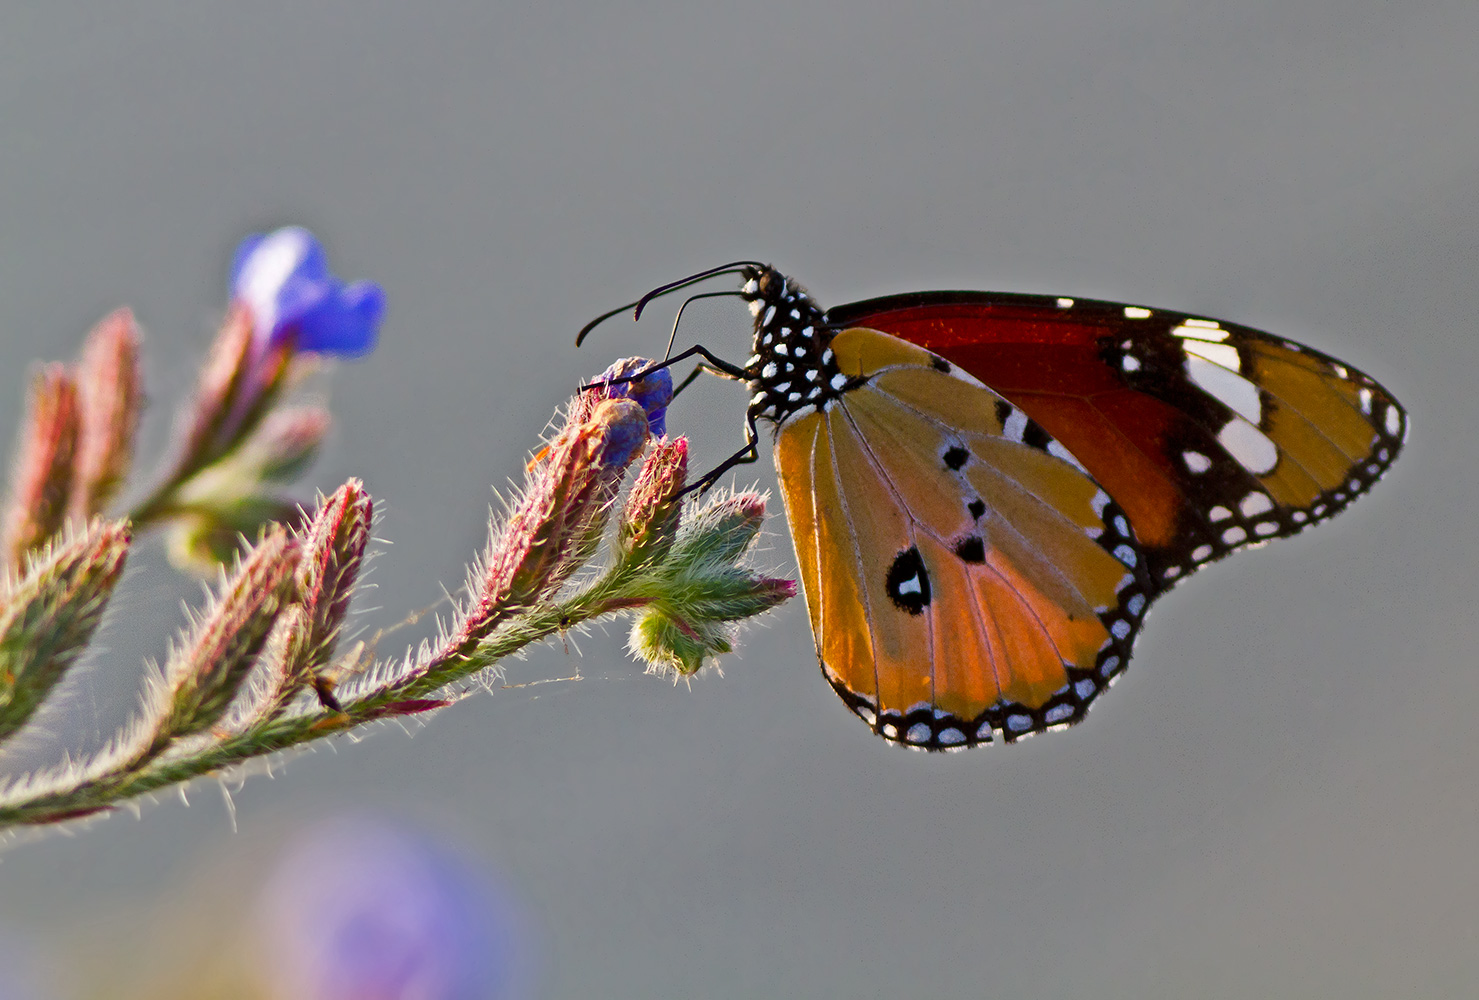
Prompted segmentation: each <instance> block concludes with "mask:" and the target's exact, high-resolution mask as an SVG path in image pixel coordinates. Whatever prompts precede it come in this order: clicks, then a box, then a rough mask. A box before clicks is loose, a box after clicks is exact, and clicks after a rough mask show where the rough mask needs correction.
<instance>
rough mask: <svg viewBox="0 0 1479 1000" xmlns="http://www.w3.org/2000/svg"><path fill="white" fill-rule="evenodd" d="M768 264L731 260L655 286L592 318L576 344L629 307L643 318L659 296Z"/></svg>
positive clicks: (581, 329) (634, 314) (577, 345)
mask: <svg viewBox="0 0 1479 1000" xmlns="http://www.w3.org/2000/svg"><path fill="white" fill-rule="evenodd" d="M766 266H767V265H765V264H762V263H761V262H760V261H758V260H735V261H730V262H729V263H728V264H723V265H720V266H719V267H711V268H709V269H708V270H707V271H700V272H699V273H698V274H690V275H689V276H688V277H686V278H684V279H682V280H681V281H672V282H669V283H668V284H666V285H660V286H658V287H657V288H654V289H653V290H652V291H650V292H648V293H647V294H646V295H644V296H642V297H641V298H640V299H638V300H637V301H636V302H628V303H627V304H626V305H624V306H618V307H617V308H615V309H612V310H611V311H610V312H603V313H602V314H601V315H599V316H597V317H596V318H595V319H593V320H591V321H590V322H589V323H587V324H586V325H585V326H583V327H581V328H580V332H579V333H577V334H576V335H575V346H576V347H579V346H580V345H581V342H582V341H584V340H585V338H586V335H587V334H589V333H590V332H591V331H592V330H594V329H595V328H596V327H598V326H600V325H601V324H602V323H604V322H606V321H607V320H608V319H610V318H611V317H612V316H615V315H617V314H618V313H624V312H626V311H627V310H628V309H631V310H634V311H633V313H632V319H634V320H636V319H641V318H642V310H643V309H645V308H647V303H649V302H651V301H652V300H653V299H655V298H657V297H658V296H661V295H666V294H668V293H669V292H676V291H677V290H678V289H680V288H687V287H688V286H689V285H692V284H696V283H697V282H700V281H704V280H706V279H708V278H713V277H716V276H718V275H721V274H730V273H732V272H734V271H740V270H743V269H744V268H747V267H760V268H763V267H766Z"/></svg>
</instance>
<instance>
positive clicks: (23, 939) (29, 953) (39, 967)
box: [0, 927, 57, 1000]
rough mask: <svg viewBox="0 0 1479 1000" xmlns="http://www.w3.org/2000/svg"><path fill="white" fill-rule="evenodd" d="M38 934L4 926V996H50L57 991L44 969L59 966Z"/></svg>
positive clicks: (0, 978)
mask: <svg viewBox="0 0 1479 1000" xmlns="http://www.w3.org/2000/svg"><path fill="white" fill-rule="evenodd" d="M48 952H49V949H45V948H43V947H42V945H41V942H40V941H38V940H36V938H35V937H34V935H31V934H25V933H19V932H16V931H14V930H12V929H11V928H8V927H0V1000H49V998H51V997H55V996H56V995H57V993H56V991H55V990H54V989H49V988H48V982H47V977H45V976H44V974H43V973H44V969H45V967H47V966H53V967H56V963H55V959H56V956H55V955H53V954H49V953H48Z"/></svg>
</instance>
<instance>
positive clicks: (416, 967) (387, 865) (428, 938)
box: [259, 819, 532, 1000]
mask: <svg viewBox="0 0 1479 1000" xmlns="http://www.w3.org/2000/svg"><path fill="white" fill-rule="evenodd" d="M259 912H260V919H261V938H262V940H263V943H264V944H265V946H266V948H267V954H266V955H265V956H263V962H262V968H263V970H264V974H265V976H266V977H267V980H268V981H269V983H270V984H271V985H272V987H274V989H275V991H276V992H275V995H279V996H282V997H285V998H292V1000H515V998H522V997H526V996H528V995H529V992H530V990H529V982H530V977H529V974H530V972H531V969H532V962H531V961H530V956H529V947H528V946H529V939H530V938H531V937H532V935H531V934H530V932H529V930H528V927H527V924H526V922H525V918H524V917H523V916H522V915H521V914H520V913H519V912H518V910H517V909H516V908H515V907H514V905H513V904H512V903H511V901H510V900H509V899H508V898H507V896H506V895H504V894H502V893H499V892H497V891H496V890H495V889H494V888H493V887H492V886H490V885H488V884H487V883H486V882H485V880H484V879H482V878H481V877H479V874H478V873H477V872H475V871H474V870H472V869H471V866H469V865H468V864H467V863H466V862H464V861H463V860H461V859H460V858H458V857H456V856H455V855H453V854H452V853H450V852H449V851H447V850H445V849H443V848H440V847H438V846H437V845H435V844H433V843H431V842H430V841H429V840H427V839H426V838H424V837H422V836H419V835H417V834H412V833H409V832H407V831H405V830H402V829H399V828H397V827H395V826H392V825H389V824H386V823H382V822H377V821H373V820H363V819H358V820H355V819H340V820H333V821H330V822H328V823H324V824H322V825H320V826H318V827H315V828H314V829H312V830H310V831H309V832H308V833H307V834H306V835H305V836H304V837H302V838H301V839H300V840H299V841H298V843H297V844H296V845H294V846H293V847H292V848H291V849H290V850H289V851H288V853H287V855H286V857H285V858H284V859H283V860H282V862H281V863H280V864H279V865H278V868H277V871H276V873H275V874H274V875H273V876H272V877H271V879H270V880H269V882H268V884H267V887H266V889H265V891H264V893H263V896H262V905H261V907H260V910H259Z"/></svg>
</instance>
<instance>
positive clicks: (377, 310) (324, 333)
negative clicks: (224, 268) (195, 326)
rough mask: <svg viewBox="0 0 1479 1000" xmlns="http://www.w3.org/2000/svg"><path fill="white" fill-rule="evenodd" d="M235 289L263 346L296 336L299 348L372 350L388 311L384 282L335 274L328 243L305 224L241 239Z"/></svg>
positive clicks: (233, 280)
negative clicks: (347, 280)
mask: <svg viewBox="0 0 1479 1000" xmlns="http://www.w3.org/2000/svg"><path fill="white" fill-rule="evenodd" d="M231 291H232V294H233V295H234V296H235V297H236V299H237V300H238V301H240V302H242V303H244V304H245V305H246V307H247V308H248V309H250V310H251V313H252V323H253V325H254V327H255V329H256V336H257V343H258V344H259V345H260V346H261V348H262V349H264V350H265V349H266V348H267V347H270V346H273V345H276V344H278V343H281V342H282V341H283V340H284V339H286V338H289V337H292V338H294V344H295V347H296V349H297V350H299V351H312V352H315V353H320V354H341V355H344V356H346V357H356V356H358V355H361V354H368V353H369V352H370V351H371V350H372V349H373V348H374V346H375V339H376V336H377V334H378V333H379V327H380V316H381V314H382V313H383V312H384V311H385V293H384V292H382V291H381V290H380V286H379V285H377V284H375V283H374V282H372V281H356V282H354V283H353V284H345V283H344V282H343V281H340V280H339V279H338V278H336V277H334V275H333V274H331V273H330V272H329V259H328V255H327V254H325V253H324V248H323V245H322V244H320V243H319V242H318V240H317V239H316V238H315V237H314V235H313V234H312V233H310V232H309V231H308V230H306V229H304V228H302V227H301V226H287V227H286V228H283V229H279V230H277V231H276V232H271V233H257V234H256V235H254V236H248V237H247V238H246V239H245V240H242V243H241V246H239V247H237V248H236V259H235V261H234V262H233V263H232V266H231Z"/></svg>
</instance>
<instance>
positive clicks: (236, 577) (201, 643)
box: [149, 525, 298, 752]
mask: <svg viewBox="0 0 1479 1000" xmlns="http://www.w3.org/2000/svg"><path fill="white" fill-rule="evenodd" d="M297 555H298V551H297V545H296V544H295V543H294V542H293V541H292V540H291V539H290V538H289V537H288V533H287V531H286V529H284V528H282V527H281V526H279V525H274V526H273V527H272V528H271V529H269V530H268V532H267V533H266V534H265V535H264V536H263V538H262V540H261V541H260V542H258V543H257V544H256V546H254V547H253V548H252V550H251V552H250V553H249V554H248V555H247V556H246V557H245V558H244V559H243V560H242V561H241V563H240V564H239V565H238V566H237V569H236V572H235V573H234V574H233V575H232V577H231V578H230V579H229V580H228V581H227V582H226V583H225V585H224V586H223V587H222V590H221V592H220V594H219V595H218V596H217V597H216V600H215V602H214V605H213V607H212V608H211V609H210V610H209V611H208V612H207V613H206V615H205V616H204V617H203V618H202V619H201V620H200V621H199V622H198V623H197V624H196V626H195V627H194V628H193V629H192V630H191V632H190V635H189V637H188V638H187V640H186V642H185V643H184V644H183V645H182V646H180V647H177V648H176V649H175V650H174V651H173V653H172V655H171V656H170V658H169V660H168V662H167V663H166V664H165V671H164V681H165V685H166V691H165V692H164V697H165V699H166V702H167V704H166V705H165V706H163V711H162V713H161V717H160V718H159V720H158V723H157V725H156V728H155V732H154V740H153V743H152V744H151V746H150V748H149V749H150V751H153V752H157V750H158V749H161V748H162V747H163V746H164V745H165V743H166V742H167V740H169V739H171V738H174V737H179V736H188V735H191V734H194V733H198V732H201V731H203V730H205V729H208V728H209V727H210V726H211V725H213V724H214V723H215V722H216V720H218V719H219V718H220V717H221V716H222V715H223V714H224V713H225V711H226V708H227V706H228V705H229V704H230V703H231V700H232V698H234V697H235V696H236V694H237V691H238V690H239V689H240V687H241V684H242V681H243V680H245V679H246V676H247V673H248V671H250V670H251V668H252V665H253V664H254V663H255V662H256V659H257V654H258V653H260V652H261V650H262V646H263V643H265V642H266V640H267V636H268V633H270V632H271V631H272V626H273V623H274V622H275V621H276V619H277V616H278V613H279V612H280V611H281V610H282V608H283V603H284V600H285V599H286V598H287V596H288V595H289V594H290V592H291V589H292V582H293V573H294V570H296V568H297V564H298V560H297Z"/></svg>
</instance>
